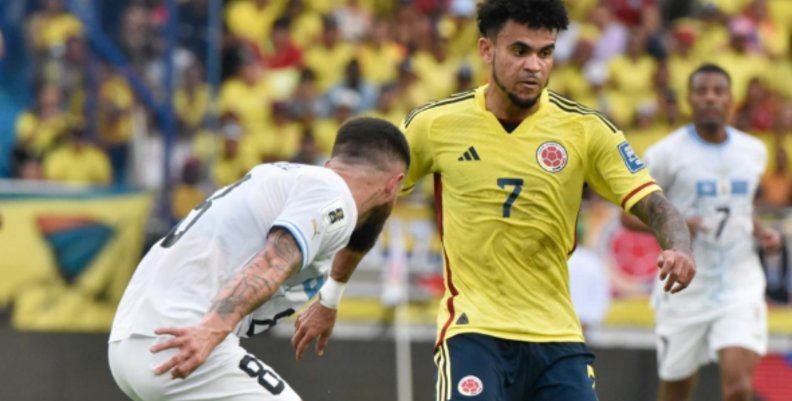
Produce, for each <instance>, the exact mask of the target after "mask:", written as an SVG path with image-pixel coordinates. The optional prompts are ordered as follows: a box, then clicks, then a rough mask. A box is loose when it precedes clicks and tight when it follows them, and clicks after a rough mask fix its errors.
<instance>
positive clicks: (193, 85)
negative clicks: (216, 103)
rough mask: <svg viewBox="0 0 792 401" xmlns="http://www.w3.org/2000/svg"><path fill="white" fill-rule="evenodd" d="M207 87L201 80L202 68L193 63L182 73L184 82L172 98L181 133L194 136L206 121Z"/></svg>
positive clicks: (208, 99)
mask: <svg viewBox="0 0 792 401" xmlns="http://www.w3.org/2000/svg"><path fill="white" fill-rule="evenodd" d="M209 102H210V92H209V85H208V84H207V83H206V82H204V80H203V67H202V66H201V64H200V62H198V61H193V63H192V64H191V65H190V66H189V67H187V68H186V69H185V71H184V81H183V83H182V87H181V88H179V89H178V90H177V91H176V93H175V94H174V97H173V106H174V109H175V111H176V116H177V117H178V119H179V125H180V126H181V130H180V131H181V132H182V133H184V134H187V135H190V136H193V135H195V133H197V132H198V130H199V129H200V128H201V126H202V125H203V123H204V120H206V117H207V112H208V111H209Z"/></svg>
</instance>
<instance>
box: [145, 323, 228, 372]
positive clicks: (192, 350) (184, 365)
mask: <svg viewBox="0 0 792 401" xmlns="http://www.w3.org/2000/svg"><path fill="white" fill-rule="evenodd" d="M154 333H156V334H158V335H172V336H173V338H170V339H168V340H166V341H163V342H161V343H157V344H155V345H154V346H152V347H151V349H150V351H151V353H153V354H156V353H157V352H160V351H163V350H166V349H169V348H178V350H179V352H177V353H176V355H174V356H173V357H171V358H170V359H168V360H167V361H165V362H164V363H162V364H161V365H159V366H157V367H156V368H155V369H154V373H155V374H157V375H161V374H163V373H165V372H168V371H170V372H171V376H172V377H173V378H174V379H176V378H180V379H184V378H186V377H187V376H189V375H190V373H192V372H193V371H194V370H195V369H197V368H198V367H199V366H201V364H203V363H204V361H206V358H207V357H209V354H210V353H211V352H212V350H213V349H214V347H215V346H217V343H218V342H217V341H216V339H215V338H214V337H216V336H214V335H213V333H212V331H211V330H208V329H207V328H206V327H204V326H201V325H198V326H191V327H163V328H159V329H157V330H155V331H154Z"/></svg>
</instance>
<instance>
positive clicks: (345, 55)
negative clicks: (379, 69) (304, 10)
mask: <svg viewBox="0 0 792 401" xmlns="http://www.w3.org/2000/svg"><path fill="white" fill-rule="evenodd" d="M304 55H305V65H306V66H307V67H309V68H310V69H312V70H313V71H314V72H315V73H316V76H317V78H318V80H317V85H318V88H319V91H320V92H322V93H324V92H326V91H327V90H328V89H329V88H330V87H331V86H333V85H335V84H337V83H338V82H340V81H341V78H342V74H343V71H344V66H345V65H346V64H347V63H348V62H349V60H351V59H352V58H353V57H354V56H355V48H354V46H352V45H351V44H350V43H348V42H343V41H341V40H340V33H339V30H338V23H337V22H336V20H335V18H333V17H331V16H328V15H326V16H324V17H323V18H322V35H321V38H320V41H319V43H317V44H314V45H311V46H309V47H307V48H306V49H305V53H304Z"/></svg>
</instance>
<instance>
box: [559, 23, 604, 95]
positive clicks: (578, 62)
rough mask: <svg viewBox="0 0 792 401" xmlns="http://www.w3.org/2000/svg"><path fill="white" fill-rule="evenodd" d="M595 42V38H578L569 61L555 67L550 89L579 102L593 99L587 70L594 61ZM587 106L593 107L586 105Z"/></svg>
mask: <svg viewBox="0 0 792 401" xmlns="http://www.w3.org/2000/svg"><path fill="white" fill-rule="evenodd" d="M595 40H596V38H594V37H584V36H581V37H580V38H578V41H577V43H576V44H575V49H574V50H573V52H572V57H570V59H569V61H568V62H567V63H565V64H561V65H559V66H557V67H555V70H554V71H553V79H551V80H550V89H552V90H554V91H556V92H558V93H560V94H562V95H564V96H566V97H569V98H570V99H575V100H577V101H579V102H580V101H583V99H591V97H592V93H591V84H590V83H589V81H588V80H587V79H586V76H585V68H586V65H587V64H588V63H589V62H590V61H591V60H592V56H593V54H594V43H595ZM584 104H585V103H584ZM586 106H589V107H592V106H593V105H591V104H586Z"/></svg>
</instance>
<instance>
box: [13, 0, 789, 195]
mask: <svg viewBox="0 0 792 401" xmlns="http://www.w3.org/2000/svg"><path fill="white" fill-rule="evenodd" d="M566 3H567V5H568V7H569V9H570V16H571V17H572V19H573V21H574V22H573V24H572V25H571V26H570V29H569V31H568V32H565V33H564V34H562V36H561V37H560V38H559V48H560V47H561V45H562V43H561V42H562V41H563V43H564V44H565V45H566V46H567V47H568V48H569V49H570V51H569V52H568V53H567V54H566V55H563V57H557V58H558V59H557V61H556V65H555V68H554V72H553V73H552V75H551V79H550V84H549V88H550V89H551V90H554V91H556V92H558V93H560V94H562V95H564V96H567V97H569V98H571V99H573V100H575V101H578V102H579V103H581V104H583V105H586V106H588V107H591V108H593V109H596V110H598V111H600V112H602V113H603V114H605V115H607V116H608V117H609V118H610V119H611V120H613V121H614V122H615V123H616V124H617V125H618V126H619V127H621V128H622V129H623V130H624V131H625V133H626V135H627V136H628V138H629V139H630V141H631V142H632V143H633V146H634V147H635V148H636V150H637V151H638V152H639V153H641V152H643V151H644V150H645V149H646V148H647V147H648V146H649V145H651V144H652V143H654V142H655V141H656V140H658V139H659V138H661V137H662V136H664V135H666V134H667V133H669V132H671V131H672V130H674V129H676V128H677V127H679V126H681V125H683V124H685V123H687V122H688V121H689V120H688V118H689V117H688V116H689V112H690V110H689V107H688V105H687V102H686V99H685V98H686V92H687V91H686V87H687V78H688V76H689V74H690V72H691V71H693V69H695V68H696V67H697V66H699V65H700V64H702V63H704V62H713V63H716V64H719V65H721V66H722V67H724V68H725V69H726V70H727V71H728V72H729V73H730V74H731V77H732V82H733V85H732V86H733V91H734V93H733V95H734V99H735V112H734V119H733V120H734V121H733V123H734V125H735V126H737V127H738V128H741V129H744V130H746V131H748V132H751V133H752V134H755V135H757V136H759V137H760V138H762V139H763V140H764V141H765V143H767V144H768V148H769V149H770V154H771V155H772V157H771V158H770V159H771V162H770V164H771V165H770V166H769V168H768V179H767V180H768V181H767V182H768V183H769V182H773V183H776V184H777V183H780V182H782V178H778V177H783V183H784V184H783V185H782V186H783V187H785V188H788V187H792V178H789V176H788V174H789V173H788V171H787V168H788V166H787V164H786V162H785V160H783V159H784V158H785V152H786V150H787V149H792V139H790V138H792V136H790V135H789V133H790V131H792V104H791V103H790V100H792V85H788V84H787V83H788V82H792V56H791V54H792V51H790V49H792V43H790V36H791V35H792V31H791V30H790V26H792V2H790V1H788V0H709V1H702V0H699V1H695V2H694V3H695V4H696V5H697V6H702V5H703V4H704V3H711V6H710V7H709V8H708V7H701V9H703V10H705V11H702V12H701V13H697V14H695V15H694V17H687V18H682V19H678V20H676V21H673V22H672V23H671V25H670V26H668V27H661V26H660V25H661V24H660V23H659V22H657V21H653V20H652V19H651V17H645V18H647V19H646V20H644V22H643V23H642V24H639V25H637V26H627V25H619V22H618V21H617V19H616V18H615V17H614V15H613V14H612V13H611V11H610V10H609V8H608V7H607V5H606V4H602V3H607V0H575V1H567V2H566ZM654 3H655V7H657V5H656V4H657V3H658V2H656V1H655V2H654ZM449 4H450V6H449V7H447V8H446V9H444V10H442V12H441V13H439V14H438V15H433V16H432V18H430V17H429V16H427V15H426V14H425V13H423V12H421V11H419V10H418V9H417V8H416V7H409V6H401V5H399V2H397V1H389V0H346V1H336V0H303V1H294V0H233V1H230V2H226V6H225V9H224V24H225V27H226V36H225V38H224V43H226V44H227V43H233V46H235V47H237V48H239V49H241V50H243V51H242V52H241V53H242V54H243V55H244V56H243V57H241V61H240V62H239V63H238V68H237V69H236V70H235V71H233V72H231V71H229V72H230V73H232V75H231V76H230V77H229V78H227V79H226V80H225V81H224V82H222V84H221V86H220V88H219V94H218V98H217V102H216V104H214V105H213V104H212V99H211V93H210V88H209V86H208V85H207V83H206V80H205V79H204V77H203V69H202V67H201V66H200V65H198V64H197V63H194V64H193V65H190V66H188V67H186V68H185V69H184V71H183V74H180V87H179V88H178V90H177V91H176V93H175V98H174V110H175V111H176V113H177V115H178V117H179V121H180V127H181V128H180V129H181V130H182V131H183V132H182V135H186V136H187V137H189V138H191V139H190V140H191V141H192V143H193V145H192V148H193V152H194V154H195V156H196V158H197V159H198V160H203V161H211V164H212V169H211V172H210V173H209V175H210V177H211V179H212V180H213V182H214V184H215V185H217V186H222V185H227V184H229V183H231V182H233V181H235V180H236V179H238V178H239V177H240V176H241V175H242V174H244V172H246V171H247V170H248V169H249V168H250V167H251V166H253V165H255V164H256V163H260V162H263V161H272V160H284V159H285V160H290V159H294V160H298V161H302V162H312V163H318V162H321V160H323V159H324V158H326V157H327V155H328V153H329V151H330V147H331V146H332V143H333V140H334V137H335V132H336V130H337V128H338V127H339V125H340V124H341V123H342V122H343V121H344V120H345V119H346V118H349V117H351V116H353V115H359V114H367V115H373V116H378V117H382V118H385V119H387V120H390V121H391V122H393V123H395V124H399V123H400V121H401V119H402V118H403V116H404V115H405V114H406V113H407V112H409V110H411V109H412V108H414V107H416V106H419V105H421V104H423V103H426V102H428V101H431V100H436V99H441V98H444V97H446V96H448V95H450V94H452V93H454V92H458V91H461V90H465V89H469V88H471V87H474V86H477V85H481V84H485V83H486V82H488V78H489V72H488V70H487V68H486V67H485V66H484V65H483V64H482V61H481V59H480V57H479V54H478V47H477V38H478V30H477V27H476V23H475V2H474V1H451V2H449ZM328 15H332V16H333V17H334V19H333V20H332V21H329V19H328V18H327V16H328ZM283 20H286V21H287V22H285V23H284V22H283ZM29 26H30V29H31V32H33V35H32V37H33V39H32V43H33V44H34V45H35V46H36V48H38V49H41V50H43V49H52V48H53V47H63V46H67V43H68V40H69V38H71V37H74V36H79V35H82V27H81V24H80V22H79V21H78V20H77V19H75V18H74V17H73V16H71V15H69V14H68V13H67V12H65V11H63V12H61V13H55V14H52V13H50V14H47V13H40V14H39V15H34V16H33V17H32V18H31V20H30V23H29ZM614 32H615V33H614ZM611 35H615V36H611ZM613 37H616V38H617V39H622V40H623V41H624V43H623V44H621V45H620V46H619V45H614V44H613V43H612V39H613ZM650 43H655V44H659V45H660V47H661V48H662V49H665V57H663V58H659V57H657V53H656V52H650V51H649V50H648V49H650V48H651V46H650ZM609 46H610V47H613V48H615V49H616V50H617V51H616V52H615V53H614V52H611V53H607V52H606V51H607V50H608V48H609ZM603 49H605V50H603ZM290 52H291V53H290ZM603 52H606V53H603ZM557 56H561V55H560V54H557ZM272 60H275V61H274V62H273V61H272ZM353 63H354V64H355V65H354V66H351V64H353ZM350 71H351V72H350ZM355 71H357V73H358V74H359V77H360V79H361V80H362V81H363V82H365V85H368V86H370V87H372V88H374V92H373V93H375V95H374V98H373V99H370V98H368V97H367V96H368V95H367V93H366V91H365V90H363V89H361V88H363V86H364V85H362V84H361V85H359V86H358V89H360V90H358V91H357V92H355V91H352V92H351V93H350V91H349V90H344V88H343V86H344V85H343V82H344V80H345V77H347V76H349V75H350V74H353V75H354V74H355ZM45 88H46V86H45ZM46 92H47V90H42V91H41V92H40V93H39V106H37V109H36V110H31V111H29V112H27V113H24V114H23V115H21V116H20V118H19V120H18V124H17V138H18V140H19V141H20V142H23V143H26V144H27V146H29V148H30V149H31V150H32V152H33V153H34V154H36V155H40V156H42V157H44V163H43V164H44V165H45V166H46V165H47V160H46V159H47V158H49V157H54V156H55V155H56V153H55V152H54V151H50V150H51V147H52V146H54V145H53V144H55V143H57V142H58V141H57V140H58V138H59V137H60V136H62V135H63V133H64V132H66V128H65V127H67V126H69V125H70V124H72V123H74V121H77V122H80V120H81V119H82V113H75V112H74V110H82V109H81V108H79V107H72V111H71V112H67V111H58V110H50V108H49V107H47V106H46V105H45V103H47V102H50V103H51V102H52V101H53V100H52V99H51V97H54V96H56V95H52V94H49V93H46ZM98 93H99V100H98V104H97V111H96V113H97V117H98V127H99V129H98V132H99V133H100V139H101V141H100V144H114V143H123V142H128V141H129V140H130V137H131V135H132V131H133V130H132V127H131V124H132V109H133V106H134V104H135V98H134V95H133V93H132V91H131V89H130V87H129V85H128V83H127V82H126V81H125V80H124V79H123V78H122V77H121V76H120V75H119V74H118V73H117V72H114V71H112V70H108V71H105V74H104V76H103V78H102V79H101V81H100V89H99V91H98ZM71 96H72V97H75V96H76V97H77V98H78V99H79V98H80V95H76V94H74V93H73V94H71ZM82 96H83V97H84V94H83V95H82ZM213 110H215V111H216V113H217V116H218V119H219V125H218V126H219V128H216V129H215V131H219V132H215V131H212V130H210V128H212V127H208V126H207V125H206V124H205V122H206V121H207V116H208V115H209V113H212V111H213ZM77 115H79V116H80V117H76V116H77ZM218 138H219V139H218ZM59 146H66V145H59ZM90 146H93V145H90ZM97 149H98V148H97ZM782 156H783V157H782ZM86 157H88V156H86ZM91 157H94V156H91ZM97 158H100V157H97ZM62 160H64V161H61V162H59V164H60V165H61V167H59V168H58V170H59V171H60V172H61V174H60V175H59V176H57V177H56V176H55V175H50V174H49V173H48V172H47V169H46V168H45V169H44V176H45V177H47V178H51V179H62V180H67V181H75V182H90V183H99V182H101V180H100V179H98V178H96V177H90V178H89V177H88V175H87V174H85V173H83V172H80V171H79V169H76V168H75V169H72V168H69V167H68V164H69V163H70V162H71V163H74V164H76V163H77V160H78V158H76V157H71V158H63V159H62ZM97 165H98V163H97ZM776 166H781V167H783V168H782V169H777V168H776ZM69 171H74V172H73V175H71V174H65V175H64V173H63V172H69ZM776 175H777V176H778V177H776ZM64 177H66V178H64ZM773 180H775V181H773ZM768 185H769V184H768ZM774 185H775V184H774ZM776 186H777V185H776ZM769 192H773V191H769ZM776 192H778V191H776ZM772 195H773V196H775V197H776V198H779V199H777V200H776V201H777V203H779V204H781V205H788V204H789V203H790V201H792V190H786V193H785V194H784V193H781V194H777V193H776V194H772Z"/></svg>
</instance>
